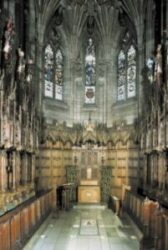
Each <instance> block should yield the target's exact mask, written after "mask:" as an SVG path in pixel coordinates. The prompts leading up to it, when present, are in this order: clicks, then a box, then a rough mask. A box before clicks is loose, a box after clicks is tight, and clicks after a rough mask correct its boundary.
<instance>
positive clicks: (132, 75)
mask: <svg viewBox="0 0 168 250" xmlns="http://www.w3.org/2000/svg"><path fill="white" fill-rule="evenodd" d="M127 61H128V65H127V97H128V98H130V97H134V96H135V95H136V50H135V48H134V47H133V45H131V46H130V48H129V50H128V53H127Z"/></svg>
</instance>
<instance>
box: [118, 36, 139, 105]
mask: <svg viewBox="0 0 168 250" xmlns="http://www.w3.org/2000/svg"><path fill="white" fill-rule="evenodd" d="M127 37H128V38H129V36H128V35H127V34H126V38H127ZM126 38H124V39H123V45H122V48H121V50H120V52H119V54H118V62H117V63H118V65H117V100H118V101H122V100H126V99H129V98H132V97H135V96H136V49H135V47H134V45H133V44H132V43H130V41H129V39H126ZM128 43H129V46H128Z"/></svg>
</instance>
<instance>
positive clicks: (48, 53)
mask: <svg viewBox="0 0 168 250" xmlns="http://www.w3.org/2000/svg"><path fill="white" fill-rule="evenodd" d="M53 70H54V53H53V50H52V47H51V45H50V44H48V45H47V46H46V48H45V57H44V81H45V90H44V95H45V96H47V97H53V85H54V83H53Z"/></svg>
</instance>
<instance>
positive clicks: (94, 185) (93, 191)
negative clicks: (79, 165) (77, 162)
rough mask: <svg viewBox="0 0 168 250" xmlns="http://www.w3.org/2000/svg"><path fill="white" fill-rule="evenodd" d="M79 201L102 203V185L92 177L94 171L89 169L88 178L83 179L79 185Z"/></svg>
mask: <svg viewBox="0 0 168 250" xmlns="http://www.w3.org/2000/svg"><path fill="white" fill-rule="evenodd" d="M78 202H79V203H100V185H99V182H98V180H93V179H92V171H91V169H90V168H88V169H87V179H86V180H81V181H80V185H79V186H78Z"/></svg>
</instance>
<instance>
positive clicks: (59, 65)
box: [55, 49, 63, 100]
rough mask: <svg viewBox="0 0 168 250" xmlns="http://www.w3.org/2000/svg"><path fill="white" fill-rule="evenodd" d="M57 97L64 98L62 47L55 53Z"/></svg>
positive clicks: (58, 98)
mask: <svg viewBox="0 0 168 250" xmlns="http://www.w3.org/2000/svg"><path fill="white" fill-rule="evenodd" d="M55 98H56V99H57V100H62V99H63V55H62V52H61V50H60V49H57V51H56V54H55Z"/></svg>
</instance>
